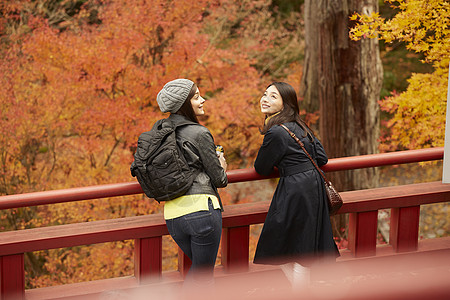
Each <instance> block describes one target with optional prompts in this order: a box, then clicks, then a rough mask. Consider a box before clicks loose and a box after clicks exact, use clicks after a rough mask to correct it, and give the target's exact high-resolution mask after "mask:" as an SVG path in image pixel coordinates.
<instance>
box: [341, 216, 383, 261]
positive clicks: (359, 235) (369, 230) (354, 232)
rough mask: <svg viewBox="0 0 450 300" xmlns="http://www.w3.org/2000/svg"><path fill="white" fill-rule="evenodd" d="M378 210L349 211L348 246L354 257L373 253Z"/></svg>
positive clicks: (374, 250) (375, 241) (375, 242)
mask: <svg viewBox="0 0 450 300" xmlns="http://www.w3.org/2000/svg"><path fill="white" fill-rule="evenodd" d="M377 225H378V211H368V212H361V213H351V214H350V218H349V225H348V247H349V249H350V251H352V253H353V255H354V256H356V257H363V256H372V255H375V252H376V246H377Z"/></svg>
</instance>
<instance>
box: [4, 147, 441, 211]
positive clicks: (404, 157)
mask: <svg viewBox="0 0 450 300" xmlns="http://www.w3.org/2000/svg"><path fill="white" fill-rule="evenodd" d="M443 157H444V147H437V148H428V149H420V150H407V151H397V152H391V153H378V154H371V155H361V156H352V157H341V158H333V159H330V160H329V161H328V163H327V164H326V165H325V166H323V167H322V169H323V170H324V171H326V172H333V171H342V170H352V169H360V168H369V167H377V166H386V165H393V164H404V163H412V162H420V161H430V160H440V159H442V158H443ZM227 175H228V182H229V183H233V182H244V181H252V180H261V179H266V178H274V177H278V176H279V175H278V173H277V172H276V171H275V172H274V173H273V174H271V175H270V176H261V175H259V174H258V173H256V171H255V169H254V168H249V169H239V170H230V171H228V172H227ZM140 193H142V189H141V187H140V186H139V183H138V182H137V181H134V182H126V183H115V184H106V185H98V186H90V187H81V188H72V189H62V190H55V191H44V192H35V193H26V194H18V195H7V196H1V197H0V209H9V208H17V207H28V206H35V205H44V204H55V203H63V202H70V201H81V200H88V199H97V198H107V197H116V196H124V195H133V194H140Z"/></svg>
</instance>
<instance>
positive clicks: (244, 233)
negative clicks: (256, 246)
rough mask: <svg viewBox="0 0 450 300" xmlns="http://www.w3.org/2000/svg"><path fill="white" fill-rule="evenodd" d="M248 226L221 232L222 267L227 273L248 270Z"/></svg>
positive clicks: (224, 229) (226, 229)
mask: <svg viewBox="0 0 450 300" xmlns="http://www.w3.org/2000/svg"><path fill="white" fill-rule="evenodd" d="M249 234H250V226H240V227H227V228H223V230H222V265H223V266H224V268H225V270H227V271H228V272H245V271H247V270H248V259H249V246H250V236H249Z"/></svg>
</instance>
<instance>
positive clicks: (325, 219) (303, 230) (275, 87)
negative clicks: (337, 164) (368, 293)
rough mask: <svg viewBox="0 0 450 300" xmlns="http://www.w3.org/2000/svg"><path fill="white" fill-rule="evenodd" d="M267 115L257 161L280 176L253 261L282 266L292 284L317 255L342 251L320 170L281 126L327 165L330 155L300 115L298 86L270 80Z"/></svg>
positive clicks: (263, 170)
mask: <svg viewBox="0 0 450 300" xmlns="http://www.w3.org/2000/svg"><path fill="white" fill-rule="evenodd" d="M260 107H261V112H262V113H263V114H265V122H264V126H263V128H262V134H264V140H263V143H262V145H261V148H260V149H259V152H258V155H257V157H256V160H255V163H254V166H255V169H256V172H258V173H259V174H261V175H269V174H270V173H272V172H273V170H274V168H275V167H276V168H278V170H279V172H280V180H279V182H278V185H277V188H276V190H275V193H274V195H273V198H272V202H271V205H270V208H269V211H268V214H267V217H266V220H265V222H264V226H263V229H262V232H261V235H260V238H259V241H258V245H257V248H256V252H255V258H254V263H257V264H259V263H261V264H277V265H281V268H282V270H283V271H284V272H285V273H286V276H287V277H288V279H290V280H291V281H292V282H293V285H294V286H299V285H300V286H301V285H302V284H304V283H305V282H307V281H309V267H310V266H311V264H312V263H313V262H316V261H317V260H318V259H325V258H329V257H331V258H333V259H334V258H336V257H337V256H339V252H338V250H337V247H336V244H335V242H334V239H333V234H332V228H331V222H330V215H329V212H328V206H327V198H326V197H327V195H326V192H325V186H324V182H323V179H322V177H321V176H320V174H319V171H318V170H317V169H316V168H315V167H314V165H313V164H312V162H311V161H310V159H309V158H308V156H307V155H306V154H305V153H304V152H303V150H302V148H301V147H300V146H299V145H298V144H297V143H296V141H295V140H294V139H293V138H292V137H291V136H290V135H289V133H288V132H287V131H286V130H285V129H284V128H283V127H282V126H280V125H284V126H286V127H287V128H288V129H289V130H291V131H292V132H294V134H295V135H296V136H297V137H298V138H299V139H300V140H301V141H302V142H303V144H304V146H305V149H306V150H307V151H308V152H309V154H310V155H311V156H312V157H313V158H314V159H315V161H316V162H317V165H319V166H323V165H325V164H326V163H327V162H328V157H327V155H326V153H325V150H324V148H323V146H322V144H321V143H320V141H319V140H318V139H317V138H316V137H315V136H314V133H313V132H312V130H311V129H310V128H309V127H308V126H307V124H306V123H305V122H304V121H303V120H302V119H301V118H300V115H299V106H298V100H297V95H296V93H295V90H294V88H293V87H292V86H291V85H289V84H287V83H284V82H274V83H272V84H271V85H269V86H268V87H267V89H266V91H265V92H264V95H263V96H262V98H261V100H260Z"/></svg>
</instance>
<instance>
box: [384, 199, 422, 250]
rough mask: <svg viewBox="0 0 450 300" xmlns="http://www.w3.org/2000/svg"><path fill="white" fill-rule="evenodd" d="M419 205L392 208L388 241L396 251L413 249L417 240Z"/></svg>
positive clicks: (415, 247)
mask: <svg viewBox="0 0 450 300" xmlns="http://www.w3.org/2000/svg"><path fill="white" fill-rule="evenodd" d="M419 218H420V206H411V207H402V208H393V209H392V210H391V229H390V232H389V243H390V244H391V245H392V246H393V247H394V249H395V250H396V251H397V252H405V251H415V250H417V245H418V241H419Z"/></svg>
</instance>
